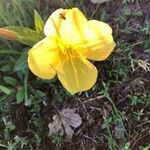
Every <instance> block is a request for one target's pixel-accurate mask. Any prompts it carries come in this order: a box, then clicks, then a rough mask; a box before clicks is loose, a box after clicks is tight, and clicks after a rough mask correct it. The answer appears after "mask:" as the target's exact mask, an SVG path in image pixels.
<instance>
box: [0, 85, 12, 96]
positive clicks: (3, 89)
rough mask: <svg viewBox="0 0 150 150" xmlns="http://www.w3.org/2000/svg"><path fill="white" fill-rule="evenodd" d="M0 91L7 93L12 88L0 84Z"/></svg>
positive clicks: (10, 91) (9, 92)
mask: <svg viewBox="0 0 150 150" xmlns="http://www.w3.org/2000/svg"><path fill="white" fill-rule="evenodd" d="M0 91H2V92H3V93H5V94H7V95H9V94H11V93H12V92H13V90H12V89H10V88H8V87H6V86H3V85H0Z"/></svg>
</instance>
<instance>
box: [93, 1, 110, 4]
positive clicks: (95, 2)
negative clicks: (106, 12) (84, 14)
mask: <svg viewBox="0 0 150 150" xmlns="http://www.w3.org/2000/svg"><path fill="white" fill-rule="evenodd" d="M108 1H110V0H91V2H92V3H94V4H97V3H98V4H102V3H105V2H108Z"/></svg>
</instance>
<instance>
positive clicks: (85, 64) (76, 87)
mask: <svg viewBox="0 0 150 150" xmlns="http://www.w3.org/2000/svg"><path fill="white" fill-rule="evenodd" d="M57 75H58V78H59V80H60V81H61V83H62V84H63V86H64V87H65V88H66V89H67V90H68V91H69V92H70V93H72V94H74V93H77V92H79V91H86V90H89V89H90V88H91V87H92V86H93V85H94V84H95V82H96V79H97V69H96V67H95V66H94V65H93V64H91V63H90V62H89V61H88V60H86V59H84V58H81V57H76V58H72V59H68V60H67V61H65V62H64V63H63V64H62V66H61V70H60V72H58V74H57Z"/></svg>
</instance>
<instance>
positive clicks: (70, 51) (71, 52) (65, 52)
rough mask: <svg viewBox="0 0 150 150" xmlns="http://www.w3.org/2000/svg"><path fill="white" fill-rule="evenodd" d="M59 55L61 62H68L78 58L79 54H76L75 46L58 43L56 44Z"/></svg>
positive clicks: (62, 42)
mask: <svg viewBox="0 0 150 150" xmlns="http://www.w3.org/2000/svg"><path fill="white" fill-rule="evenodd" d="M58 51H59V55H60V57H61V59H62V60H69V59H72V58H75V57H78V56H79V54H78V53H77V52H76V46H74V45H71V44H69V43H66V42H64V41H62V40H61V41H60V43H59V44H58Z"/></svg>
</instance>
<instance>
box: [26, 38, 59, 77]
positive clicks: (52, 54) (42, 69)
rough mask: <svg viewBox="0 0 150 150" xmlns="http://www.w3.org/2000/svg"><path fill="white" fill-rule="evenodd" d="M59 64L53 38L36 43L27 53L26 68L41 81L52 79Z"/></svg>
mask: <svg viewBox="0 0 150 150" xmlns="http://www.w3.org/2000/svg"><path fill="white" fill-rule="evenodd" d="M58 63H59V58H58V55H57V47H56V41H55V39H54V38H48V37H47V38H45V39H43V40H42V41H40V42H39V43H37V44H36V45H35V46H34V47H33V48H32V49H30V50H29V53H28V66H29V68H30V70H31V71H32V72H33V74H35V75H36V76H38V77H40V78H43V79H52V78H53V77H54V76H55V74H56V68H55V67H56V66H57V65H58Z"/></svg>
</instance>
